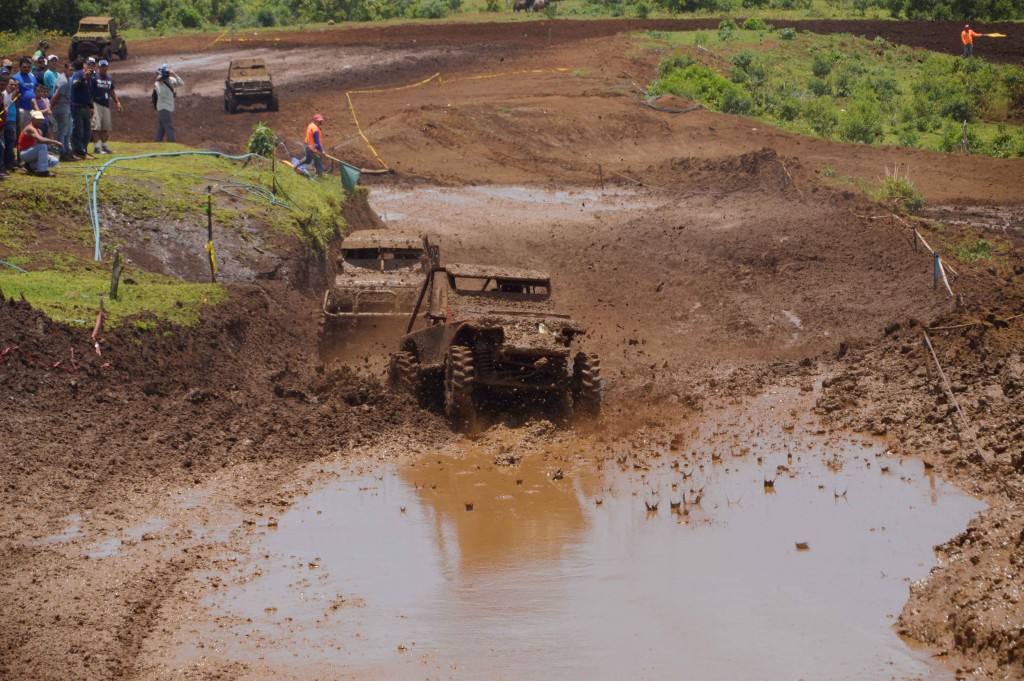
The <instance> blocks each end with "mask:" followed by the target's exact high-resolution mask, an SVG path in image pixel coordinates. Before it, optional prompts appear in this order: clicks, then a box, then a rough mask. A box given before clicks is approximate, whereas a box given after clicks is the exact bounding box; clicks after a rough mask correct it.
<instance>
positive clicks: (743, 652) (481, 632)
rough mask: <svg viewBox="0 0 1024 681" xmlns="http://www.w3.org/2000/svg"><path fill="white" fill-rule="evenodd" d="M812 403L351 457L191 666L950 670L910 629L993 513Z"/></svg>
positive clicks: (530, 671) (784, 672)
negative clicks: (906, 619)
mask: <svg viewBox="0 0 1024 681" xmlns="http://www.w3.org/2000/svg"><path fill="white" fill-rule="evenodd" d="M801 400H804V401H805V399H804V398H802V397H801V396H799V394H798V393H797V392H795V391H776V392H774V393H771V394H768V395H765V396H763V397H761V398H758V399H756V400H753V401H752V402H750V403H748V404H746V405H743V406H737V407H734V408H730V409H727V410H725V411H722V412H720V413H717V414H714V415H711V416H705V417H704V418H703V419H702V421H701V422H700V423H697V424H694V425H692V426H689V427H686V426H680V428H678V429H676V430H674V431H673V432H672V433H671V441H670V442H669V440H668V438H667V436H666V434H665V433H664V432H661V433H660V434H659V435H658V436H657V437H651V438H650V439H648V438H647V437H645V436H644V435H643V433H642V432H641V434H639V435H637V436H636V438H635V439H634V440H633V441H631V442H629V443H618V444H607V443H599V442H598V441H597V440H596V439H595V438H593V437H591V436H581V437H579V438H575V437H568V438H562V441H561V442H559V443H558V444H552V445H543V444H541V445H537V443H536V442H532V443H529V444H528V445H527V444H525V443H524V442H523V441H522V435H521V434H517V433H516V431H502V432H496V433H492V434H490V435H485V436H484V438H482V439H481V440H480V441H478V442H476V443H466V444H465V446H464V447H462V448H460V449H458V450H457V451H453V452H445V453H443V454H431V455H428V456H424V457H421V458H419V459H418V460H416V461H414V462H409V463H406V464H404V465H397V464H388V463H382V464H380V466H379V467H378V468H377V469H376V470H372V471H370V470H362V471H359V470H350V469H348V468H345V467H344V466H339V467H338V468H337V469H336V473H337V475H336V477H335V478H334V479H333V480H332V481H330V482H329V483H325V484H323V485H322V486H321V487H319V488H317V489H314V490H313V491H312V492H311V493H310V494H308V495H307V496H304V497H301V498H300V499H299V501H298V502H297V503H296V505H295V506H294V507H293V508H292V509H291V510H290V511H288V512H287V513H285V514H283V515H282V516H281V517H280V518H279V519H278V524H277V527H276V529H275V528H273V527H267V528H265V529H264V530H263V531H262V533H261V534H260V535H259V536H258V537H257V538H256V539H255V541H254V543H253V544H252V547H251V548H252V550H251V556H253V559H252V561H241V563H240V565H239V567H238V569H237V575H234V576H233V578H229V580H228V581H229V582H231V585H229V586H228V587H227V588H225V589H220V590H218V592H217V594H216V595H215V596H213V597H211V598H207V599H206V600H205V602H204V603H203V605H204V606H205V608H206V609H207V612H208V615H209V616H210V618H211V621H213V622H216V623H217V627H211V628H204V627H200V628H199V629H197V631H203V633H202V640H203V641H204V643H205V647H206V648H205V651H196V650H195V648H194V647H193V646H192V645H191V644H189V645H182V646H181V647H180V648H179V650H177V651H175V652H173V653H171V654H170V655H171V657H172V658H173V660H174V661H173V662H171V665H172V666H174V665H175V664H180V665H184V664H187V663H189V662H190V661H191V662H194V661H195V658H196V656H197V655H200V656H202V655H215V656H216V657H218V658H219V659H222V660H224V659H227V660H239V661H246V662H249V661H256V660H259V661H260V662H258V664H259V665H262V666H263V667H264V668H265V669H266V670H267V671H268V672H272V673H275V674H283V675H289V676H294V677H295V678H303V679H304V678H311V679H312V678H358V679H423V678H456V679H801V678H802V679H889V678H893V679H912V678H928V679H932V678H951V674H949V673H948V672H947V671H946V670H945V669H944V668H943V667H942V666H941V665H939V664H937V663H936V662H934V661H933V660H931V659H930V657H929V655H928V654H927V651H915V650H912V649H910V648H909V647H908V646H907V645H906V644H904V643H903V642H902V641H901V639H900V638H899V637H898V636H897V635H896V634H895V633H894V632H893V630H892V628H891V626H892V623H893V621H894V619H895V616H896V615H897V614H898V613H899V611H900V609H901V608H902V607H903V604H904V602H905V601H906V598H907V589H908V584H909V582H910V580H914V579H919V578H922V577H924V576H925V575H927V574H928V571H929V570H930V569H931V568H932V567H933V566H934V565H935V564H936V561H935V558H934V555H933V553H932V546H933V545H935V544H937V543H939V542H941V541H943V540H945V539H947V538H949V537H950V536H952V535H953V534H955V533H957V532H958V531H960V530H961V529H962V528H963V527H964V525H965V524H966V522H967V520H968V518H969V517H970V516H971V515H972V514H973V513H975V512H977V511H978V510H980V509H981V508H982V507H983V505H982V504H981V503H980V502H978V501H976V500H973V499H971V498H969V497H966V496H964V495H963V494H962V493H960V492H959V491H958V490H956V489H955V488H953V487H951V486H950V485H947V484H945V483H944V482H942V481H941V480H940V479H938V478H936V477H934V476H933V475H931V474H930V471H926V470H925V469H924V467H923V465H922V463H921V462H920V461H919V460H916V459H913V458H909V457H903V458H900V457H895V456H891V455H889V453H887V451H886V446H885V443H883V442H881V441H877V440H871V439H867V438H865V437H863V436H856V435H850V434H843V433H832V432H826V431H824V430H822V428H821V426H820V425H818V424H817V423H816V422H815V421H814V419H813V418H810V417H807V416H801V415H800V414H801V413H806V412H800V411H799V409H797V410H794V409H793V405H794V404H795V403H799V402H800V401H801ZM798 406H799V405H798ZM517 438H519V439H518V440H517ZM517 449H520V450H522V451H523V452H525V454H524V455H523V456H522V458H521V460H518V461H516V459H517V456H518V455H517ZM509 462H511V465H508V464H509ZM766 481H771V483H772V485H773V486H772V487H768V486H766ZM467 504H472V510H468V506H467ZM654 504H657V509H656V510H648V505H650V506H652V507H653V506H654ZM675 504H678V508H673V506H674V505H675ZM192 642H193V643H194V639H193V640H192Z"/></svg>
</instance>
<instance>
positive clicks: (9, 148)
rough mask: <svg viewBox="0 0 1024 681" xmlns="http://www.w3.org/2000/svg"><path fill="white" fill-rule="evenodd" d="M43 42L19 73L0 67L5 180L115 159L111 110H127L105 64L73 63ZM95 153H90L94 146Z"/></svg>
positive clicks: (0, 162)
mask: <svg viewBox="0 0 1024 681" xmlns="http://www.w3.org/2000/svg"><path fill="white" fill-rule="evenodd" d="M48 47H49V44H47V43H46V41H40V43H39V49H38V50H36V52H35V54H34V55H33V56H31V57H29V56H27V55H26V56H23V57H21V58H20V59H19V60H18V66H17V68H15V67H14V63H13V62H12V61H11V60H10V59H3V60H2V62H0V91H2V93H3V111H2V114H0V122H2V124H3V125H2V130H3V134H2V135H0V179H4V178H6V177H8V176H9V174H10V173H12V172H15V171H16V170H18V169H19V168H21V167H23V168H24V169H25V170H26V171H28V172H29V173H30V174H33V175H38V176H44V177H45V176H49V175H52V174H53V172H54V171H53V169H54V168H55V167H56V166H57V165H58V164H59V163H60V162H61V161H81V160H85V159H91V158H94V155H98V154H110V153H113V152H112V151H111V149H110V147H109V146H108V142H109V136H110V131H111V128H112V125H111V106H112V105H113V106H115V107H117V110H118V111H121V110H122V106H121V102H120V100H119V99H118V97H117V90H116V89H115V86H114V79H113V77H112V76H111V75H110V73H109V64H108V63H107V60H106V59H99V60H97V59H96V58H95V57H89V58H88V59H85V60H78V61H75V62H74V63H72V62H69V61H62V60H61V59H60V57H58V56H57V55H55V54H50V55H49V56H46V49H47V48H48ZM90 142H91V143H92V145H93V148H92V153H91V154H90V153H89V143H90Z"/></svg>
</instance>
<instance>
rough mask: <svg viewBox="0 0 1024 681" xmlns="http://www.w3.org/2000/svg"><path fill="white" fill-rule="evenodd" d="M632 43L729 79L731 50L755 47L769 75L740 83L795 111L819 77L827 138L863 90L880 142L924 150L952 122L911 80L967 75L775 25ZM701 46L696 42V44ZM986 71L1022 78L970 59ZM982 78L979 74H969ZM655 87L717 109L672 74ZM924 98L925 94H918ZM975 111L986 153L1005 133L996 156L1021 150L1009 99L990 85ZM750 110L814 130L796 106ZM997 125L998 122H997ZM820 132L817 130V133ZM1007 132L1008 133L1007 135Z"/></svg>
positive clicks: (935, 60)
mask: <svg viewBox="0 0 1024 681" xmlns="http://www.w3.org/2000/svg"><path fill="white" fill-rule="evenodd" d="M637 39H638V44H639V45H641V46H643V47H646V48H652V47H653V48H660V49H664V50H666V52H670V53H683V54H686V55H687V56H689V57H691V58H692V59H694V60H696V61H698V62H700V63H702V64H705V65H707V66H709V67H711V68H712V69H714V70H715V71H717V72H718V73H719V74H721V75H722V76H723V77H725V78H727V79H729V78H730V77H731V71H732V66H733V60H734V58H735V57H736V55H738V54H740V53H742V52H749V53H753V54H754V55H755V57H756V60H757V64H758V65H760V66H762V67H763V68H764V70H765V72H766V74H767V80H766V82H765V83H764V84H759V85H754V86H751V85H750V84H745V85H744V86H743V87H744V89H745V90H747V91H748V92H753V93H755V98H756V93H757V92H758V91H760V93H762V95H767V98H768V99H775V100H777V101H779V102H781V101H782V100H789V101H790V102H792V103H794V104H795V105H796V107H797V109H798V110H800V109H802V108H803V107H804V105H806V104H807V102H810V101H813V100H815V99H816V96H815V94H814V93H813V92H812V91H811V90H810V85H811V83H812V81H814V80H819V81H824V82H825V85H826V86H827V87H828V88H829V90H830V96H831V97H832V100H833V102H834V104H835V105H836V106H837V107H838V108H839V111H838V114H839V116H840V119H839V123H838V124H837V126H836V131H835V132H834V133H833V134H832V135H830V136H831V137H836V138H838V137H839V128H840V127H841V125H842V120H843V117H844V116H845V115H846V114H847V111H846V109H847V108H848V107H850V106H851V105H853V104H854V103H855V102H856V101H857V100H859V99H863V98H864V95H865V94H867V95H868V96H869V97H872V96H873V102H874V103H875V104H876V105H877V106H878V107H879V108H880V109H881V113H882V120H881V123H882V136H881V137H880V138H879V139H877V140H876V143H879V144H903V145H905V146H915V147H920V148H924V149H939V148H940V147H941V143H942V139H943V135H944V133H946V132H947V129H948V126H949V125H950V124H951V123H953V121H952V120H951V119H950V118H949V117H947V116H942V115H941V109H942V105H943V103H942V102H933V103H934V104H935V110H934V111H930V112H920V111H916V110H915V104H914V101H913V100H914V87H915V84H918V83H920V82H921V81H923V80H924V79H926V78H932V79H934V78H943V77H945V78H947V79H948V80H949V81H950V82H952V81H954V80H957V79H961V80H966V79H968V78H970V77H972V76H969V75H967V74H965V73H951V72H952V71H954V70H955V69H957V67H958V66H959V65H960V64H961V62H962V60H959V58H958V57H953V56H949V55H940V54H935V53H930V52H926V51H923V50H916V49H912V48H908V47H904V46H900V45H893V44H891V43H887V42H885V41H871V40H866V39H863V38H858V37H855V36H851V35H828V36H821V35H815V34H811V33H797V34H796V36H795V37H794V38H793V39H791V40H784V39H783V38H782V36H781V35H780V33H779V32H777V31H746V30H738V31H733V32H731V33H729V34H723V33H722V32H720V31H696V32H679V33H663V32H650V33H646V34H641V35H639V36H638V38H637ZM698 46H699V47H698ZM826 54H832V55H835V56H837V57H838V59H837V61H836V62H835V65H834V66H833V69H832V72H831V73H830V74H829V75H828V76H826V77H825V78H816V77H815V75H814V73H813V71H812V63H813V60H814V57H815V55H826ZM974 66H976V67H977V68H978V69H980V70H981V71H985V72H987V73H988V74H990V75H991V74H998V75H997V77H998V78H1005V77H1006V76H1007V74H1010V73H1011V72H1015V73H1017V74H1018V75H1019V77H1020V78H1021V79H1022V80H1024V71H1022V70H1021V69H1020V68H1018V67H1014V66H993V65H988V64H985V63H983V62H976V63H975V64H974ZM851 70H853V71H857V70H859V71H861V73H860V74H859V75H857V76H856V78H855V80H854V91H853V92H849V93H846V94H844V93H843V91H842V90H841V89H838V88H837V87H836V83H837V78H839V77H841V76H842V75H843V73H844V72H847V73H848V72H850V71H851ZM979 74H980V71H979ZM973 77H975V78H977V79H980V78H981V77H982V75H974V76H973ZM652 92H653V93H665V92H671V93H674V94H679V95H682V96H685V97H690V98H693V99H698V100H701V101H702V103H704V104H705V105H710V107H711V108H716V109H721V107H720V106H718V104H717V103H716V102H714V101H710V102H709V101H707V99H706V98H703V99H702V98H701V97H699V96H695V95H696V94H697V93H696V92H694V91H693V89H692V88H690V87H688V84H687V83H685V82H679V81H678V80H677V81H675V82H673V79H672V76H671V75H669V76H668V77H665V78H662V79H661V80H660V81H659V82H656V83H655V84H654V85H653V86H652ZM924 99H925V100H927V97H925V98H924ZM983 102H984V109H983V110H982V111H981V116H979V117H978V118H976V119H975V120H972V121H971V123H970V131H971V133H972V134H973V135H976V136H977V142H978V144H977V145H976V146H979V147H981V146H982V145H984V147H986V151H989V152H992V151H993V149H994V148H995V145H994V141H995V140H997V139H998V138H999V136H1000V135H1002V136H1003V141H1004V145H1003V147H1002V151H1001V152H1000V153H999V154H998V155H1004V156H1013V155H1018V154H1019V153H1021V152H1024V128H1022V126H1020V125H1013V124H1008V123H1006V122H1005V120H1004V119H1006V118H1007V116H1008V114H1010V113H1012V106H1011V104H1010V102H1008V101H1007V100H1006V97H1005V95H1004V94H1003V93H999V92H997V91H995V90H993V91H992V93H991V95H986V97H984V98H983ZM752 115H753V117H755V118H757V119H759V120H762V121H765V122H768V123H771V124H772V125H775V126H777V127H780V128H784V129H787V130H792V131H794V132H797V133H800V134H805V135H816V133H815V131H814V130H813V129H812V128H811V126H810V124H809V123H808V120H807V119H806V118H805V116H804V115H802V112H800V113H798V115H797V116H796V117H795V118H791V119H787V118H786V117H784V115H783V114H781V112H780V110H779V107H778V106H775V107H773V106H770V105H769V106H756V107H755V109H754V111H752ZM1001 125H1002V126H1003V127H1000V126H1001ZM819 136H820V135H819ZM1007 136H1009V139H1008V140H1007V139H1005V138H1006V137H1007Z"/></svg>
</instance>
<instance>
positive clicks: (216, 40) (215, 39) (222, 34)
mask: <svg viewBox="0 0 1024 681" xmlns="http://www.w3.org/2000/svg"><path fill="white" fill-rule="evenodd" d="M230 30H231V29H230V28H225V29H224V32H223V33H221V34H220V35H219V36H217V37H216V38H214V39H213V42H212V43H210V44H209V45H207V46H206V47H204V48H203V49H204V50H205V49H207V48H210V47H213V45H214V43H217V42H220V39H221V38H223V37H224V36H226V35H227V34H228V31H230Z"/></svg>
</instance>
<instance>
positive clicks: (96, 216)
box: [86, 151, 263, 262]
mask: <svg viewBox="0 0 1024 681" xmlns="http://www.w3.org/2000/svg"><path fill="white" fill-rule="evenodd" d="M170 156H220V157H222V158H226V159H228V160H231V161H245V160H247V159H250V158H263V157H262V156H260V155H259V154H243V155H242V156H231V155H230V154H224V153H221V152H219V151H168V152H160V153H155V154H140V155H138V156H119V157H117V158H112V159H110V160H109V161H107V162H106V163H104V164H103V165H101V166H100V167H99V170H97V171H96V175H95V176H94V177H93V180H92V196H89V195H88V182H89V180H88V176H87V177H86V191H87V194H86V204H87V205H88V206H89V209H90V216H89V217H90V218H91V219H92V232H93V236H94V237H95V240H96V250H95V253H94V260H96V261H97V262H99V260H100V211H99V200H98V199H97V195H98V193H99V191H98V189H99V184H100V178H101V177H103V171H105V170H106V169H107V166H109V165H111V164H113V163H117V162H118V161H137V160H139V159H143V158H159V157H170Z"/></svg>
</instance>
